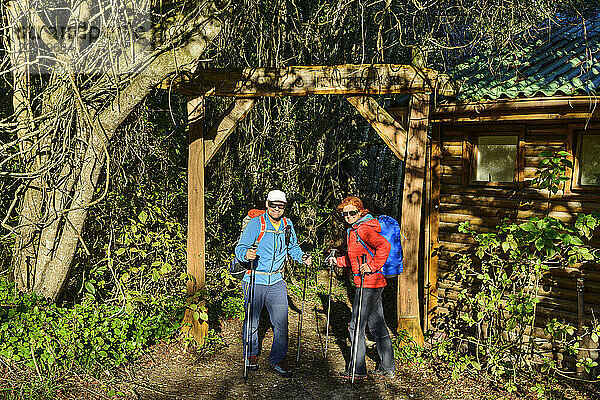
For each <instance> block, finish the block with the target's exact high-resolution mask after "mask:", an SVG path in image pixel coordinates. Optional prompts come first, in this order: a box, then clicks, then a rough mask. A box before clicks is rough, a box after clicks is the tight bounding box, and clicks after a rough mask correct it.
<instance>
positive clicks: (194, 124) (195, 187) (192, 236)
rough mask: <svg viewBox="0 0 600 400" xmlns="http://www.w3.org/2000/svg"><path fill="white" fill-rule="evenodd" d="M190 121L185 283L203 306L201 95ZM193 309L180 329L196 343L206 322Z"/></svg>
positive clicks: (191, 102) (192, 299)
mask: <svg viewBox="0 0 600 400" xmlns="http://www.w3.org/2000/svg"><path fill="white" fill-rule="evenodd" d="M187 112H188V124H189V148H188V228H187V272H188V274H189V275H190V276H191V277H193V279H191V280H189V281H188V282H187V294H188V297H189V299H190V300H189V304H197V305H198V307H202V306H204V302H203V300H202V299H199V298H198V297H197V296H195V295H196V294H197V292H198V290H200V289H202V288H203V287H204V282H205V277H204V271H205V217H204V97H202V96H200V97H196V98H193V99H190V100H189V101H188V103H187ZM193 315H194V312H193V311H192V310H190V309H188V310H186V313H185V316H184V323H185V324H184V326H183V328H182V331H184V332H188V333H190V334H191V335H192V336H193V337H194V339H195V340H196V342H197V343H198V345H202V344H203V343H204V338H205V337H206V334H207V332H208V324H207V322H206V321H198V320H197V319H195V318H194V317H193Z"/></svg>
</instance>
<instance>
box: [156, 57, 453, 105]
mask: <svg viewBox="0 0 600 400" xmlns="http://www.w3.org/2000/svg"><path fill="white" fill-rule="evenodd" d="M171 86H175V88H176V89H177V90H179V91H181V92H183V93H186V94H188V95H199V94H204V93H208V94H207V95H211V96H234V97H262V96H304V95H309V94H359V95H374V94H389V93H425V92H427V93H430V92H436V91H437V92H438V93H440V94H443V95H448V96H452V95H454V94H456V93H457V92H458V85H457V84H456V83H454V82H452V81H450V77H449V76H448V75H444V74H441V73H439V72H437V71H434V70H432V69H429V68H420V67H414V66H410V65H397V64H372V65H354V64H344V65H332V66H291V67H286V68H245V69H202V70H199V71H198V72H197V73H196V74H194V76H192V77H189V78H188V77H183V76H182V77H180V78H178V79H175V83H164V84H163V85H162V86H161V87H162V88H168V87H171Z"/></svg>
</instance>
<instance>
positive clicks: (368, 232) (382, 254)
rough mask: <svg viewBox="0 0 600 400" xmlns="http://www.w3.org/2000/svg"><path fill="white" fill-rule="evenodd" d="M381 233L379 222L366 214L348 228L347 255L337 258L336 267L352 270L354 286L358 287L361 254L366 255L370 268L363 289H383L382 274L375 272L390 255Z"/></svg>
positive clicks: (383, 279) (384, 283)
mask: <svg viewBox="0 0 600 400" xmlns="http://www.w3.org/2000/svg"><path fill="white" fill-rule="evenodd" d="M357 232H358V236H360V238H361V239H362V241H363V242H364V243H365V244H366V245H367V246H368V247H369V250H370V251H371V253H373V256H371V254H369V252H368V251H367V250H366V249H365V247H364V246H363V245H362V244H361V243H360V242H359V241H358V237H357V236H356V233H357ZM379 232H381V226H380V225H379V221H377V220H376V219H375V218H373V217H371V215H369V214H367V215H366V216H364V217H363V218H361V219H359V220H358V221H357V222H356V223H354V224H353V225H352V227H351V228H350V232H349V234H348V237H347V240H348V254H347V255H345V256H342V257H337V259H336V261H337V266H338V267H341V268H352V274H354V284H355V285H356V286H357V287H358V286H360V276H359V275H356V274H358V266H359V260H360V259H361V256H362V255H363V254H366V255H367V265H368V266H369V268H371V271H372V272H374V273H372V274H367V275H365V280H364V284H363V287H367V288H380V287H384V286H385V285H386V284H387V283H386V281H385V277H384V276H383V274H382V273H380V272H377V271H380V270H381V267H382V266H383V264H385V261H386V260H387V257H388V254H389V253H390V243H389V242H388V241H387V240H386V239H385V238H384V237H383V236H381V235H380V234H379Z"/></svg>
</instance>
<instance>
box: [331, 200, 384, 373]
mask: <svg viewBox="0 0 600 400" xmlns="http://www.w3.org/2000/svg"><path fill="white" fill-rule="evenodd" d="M337 209H338V210H339V211H340V212H341V213H342V215H343V217H344V220H345V221H346V223H347V224H348V225H349V228H348V235H347V241H348V254H347V255H345V256H342V257H338V258H331V259H330V260H329V262H330V264H331V265H337V266H338V267H340V268H351V269H352V274H353V275H354V284H355V285H356V286H357V290H356V294H355V296H354V301H353V302H352V319H351V320H350V328H349V333H350V341H351V344H352V345H351V348H352V349H354V348H355V347H356V357H354V356H353V355H352V354H351V355H350V360H349V361H348V364H347V365H346V370H345V371H343V372H340V376H341V377H343V378H346V379H351V378H352V368H353V365H352V362H353V358H356V367H355V370H354V379H359V380H360V379H366V378H367V366H366V364H365V327H366V325H367V324H368V325H369V331H370V332H371V334H372V335H373V336H374V338H375V342H376V343H377V352H378V353H379V358H380V360H381V361H380V363H379V365H378V367H377V368H376V369H375V370H374V371H373V372H372V373H373V374H374V375H379V376H385V377H388V378H393V377H394V370H395V364H394V350H393V348H392V340H391V339H390V335H389V332H388V329H387V326H386V324H385V319H384V317H383V306H382V303H381V293H382V292H383V288H384V287H385V285H386V281H385V277H384V276H383V274H382V273H381V267H382V266H383V264H384V263H385V261H386V260H387V257H388V254H389V252H390V243H389V242H388V241H387V240H386V239H385V238H384V237H383V236H381V235H380V234H379V232H381V226H380V225H379V222H378V221H377V220H376V219H375V218H373V217H372V216H371V215H370V214H369V210H367V209H365V208H364V207H363V203H362V201H361V200H360V199H359V198H358V197H353V196H351V197H346V198H345V199H344V200H343V201H342V203H341V204H340V205H338V206H337ZM367 248H368V249H367ZM363 255H365V256H366V260H367V262H366V263H362V261H361V260H362V259H363ZM361 275H363V276H364V283H363V294H362V305H361V310H360V321H359V326H358V342H357V345H356V346H354V330H355V328H356V327H355V325H356V320H357V318H356V316H357V313H358V312H359V310H358V303H359V296H360V290H359V289H358V288H359V287H360V280H361Z"/></svg>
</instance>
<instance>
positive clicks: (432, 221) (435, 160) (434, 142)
mask: <svg viewBox="0 0 600 400" xmlns="http://www.w3.org/2000/svg"><path fill="white" fill-rule="evenodd" d="M440 129H441V127H440V125H439V124H435V125H433V127H432V137H431V165H430V171H431V199H430V207H429V209H430V214H429V225H430V233H429V236H430V238H431V243H430V246H431V247H430V249H429V251H430V258H429V265H428V270H429V273H428V290H427V297H428V299H427V310H426V312H427V325H426V328H427V329H433V328H434V323H435V316H436V314H437V306H438V298H437V292H438V262H439V252H438V247H439V234H440V213H439V209H440V166H441V162H440V161H441V157H442V151H441V143H440Z"/></svg>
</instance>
